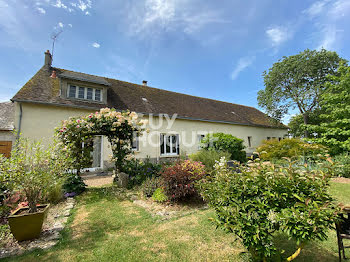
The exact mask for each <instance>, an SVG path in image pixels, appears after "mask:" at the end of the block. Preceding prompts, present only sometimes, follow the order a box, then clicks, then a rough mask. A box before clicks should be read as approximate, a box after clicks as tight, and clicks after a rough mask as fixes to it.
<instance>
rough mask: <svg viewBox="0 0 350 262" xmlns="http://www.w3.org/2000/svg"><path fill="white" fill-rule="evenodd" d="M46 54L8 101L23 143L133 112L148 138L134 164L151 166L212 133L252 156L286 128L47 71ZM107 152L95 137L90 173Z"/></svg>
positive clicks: (203, 103) (136, 88) (249, 112)
mask: <svg viewBox="0 0 350 262" xmlns="http://www.w3.org/2000/svg"><path fill="white" fill-rule="evenodd" d="M51 63H52V57H51V54H50V52H49V51H46V52H45V63H44V66H43V67H42V68H41V69H40V70H39V71H38V72H37V73H36V74H35V75H34V76H33V77H32V78H31V79H30V80H29V81H28V82H27V83H26V84H25V85H24V86H23V87H22V88H21V89H20V90H19V91H18V93H17V94H16V95H15V96H14V97H13V98H12V101H13V102H14V105H15V124H14V125H15V128H16V130H18V131H19V132H20V133H21V134H22V135H23V136H24V137H28V138H30V139H37V140H38V139H43V140H44V142H45V143H49V142H50V141H52V137H53V134H54V129H55V127H57V126H59V125H60V122H61V121H62V120H65V119H68V118H69V117H73V116H81V115H86V114H89V113H91V112H95V111H96V110H99V109H101V108H105V107H110V108H115V109H117V110H130V111H135V112H137V113H138V114H139V115H141V116H142V117H143V118H146V119H148V120H149V124H148V125H149V129H150V133H145V134H144V135H143V136H141V137H139V138H137V139H135V141H133V149H134V150H135V156H136V158H146V157H149V158H151V159H155V160H162V159H168V158H174V157H178V156H179V155H180V154H190V153H193V152H196V151H197V150H198V147H199V143H200V140H201V139H202V138H203V137H204V135H206V134H208V133H211V132H224V133H228V134H232V135H234V136H236V137H239V138H241V139H243V140H244V141H245V145H246V151H247V152H248V153H252V152H254V150H255V148H256V147H257V146H259V144H260V143H261V141H262V140H263V139H267V137H271V138H279V139H281V138H283V137H284V136H285V135H286V134H287V127H286V126H284V125H283V124H281V123H275V122H273V121H271V119H270V118H269V117H268V116H267V115H265V114H264V113H262V112H261V111H259V110H257V109H255V108H253V107H249V106H243V105H238V104H232V103H227V102H222V101H217V100H212V99H207V98H202V97H196V96H191V95H185V94H181V93H176V92H170V91H166V90H162V89H157V88H153V87H149V86H148V85H147V82H146V81H144V82H143V84H141V85H139V84H133V83H128V82H125V81H120V80H116V79H111V78H106V77H100V76H95V75H89V74H84V73H79V72H74V71H70V70H66V69H61V68H55V67H52V65H51ZM110 155H111V149H110V148H109V145H108V141H107V139H106V138H104V137H96V139H95V144H94V154H93V156H94V164H93V166H94V167H100V168H104V167H106V166H108V164H109V156H110Z"/></svg>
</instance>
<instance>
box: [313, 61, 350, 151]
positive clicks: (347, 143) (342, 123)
mask: <svg viewBox="0 0 350 262" xmlns="http://www.w3.org/2000/svg"><path fill="white" fill-rule="evenodd" d="M327 88H328V92H327V93H324V94H323V95H322V99H321V103H320V106H321V108H322V109H323V110H324V112H325V113H324V114H321V115H320V117H321V120H322V121H321V123H319V124H315V125H310V126H308V130H309V131H310V132H317V133H318V134H319V137H318V138H315V139H314V140H315V141H316V142H318V143H322V144H325V145H327V146H328V147H329V148H330V149H331V152H332V153H333V154H338V153H342V152H349V151H350V67H349V66H345V65H342V66H340V67H339V76H331V77H330V81H329V82H328V83H327Z"/></svg>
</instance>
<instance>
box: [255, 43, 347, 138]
mask: <svg viewBox="0 0 350 262" xmlns="http://www.w3.org/2000/svg"><path fill="white" fill-rule="evenodd" d="M342 60H343V59H341V58H340V57H339V56H338V54H337V53H336V52H331V51H327V50H325V49H322V50H320V51H317V50H309V49H306V50H305V51H303V52H301V53H299V54H297V55H292V56H289V57H283V59H282V60H279V61H278V62H276V63H274V64H273V66H272V67H271V68H270V69H269V70H268V71H265V72H264V73H263V76H264V83H265V89H264V90H260V91H259V93H258V103H259V106H261V107H262V108H264V109H265V110H266V111H267V113H268V114H269V115H271V116H272V117H273V118H275V119H277V120H281V118H282V117H283V116H284V115H285V114H287V113H288V111H289V110H291V109H296V108H297V109H298V110H299V113H300V114H301V115H302V116H303V122H304V124H306V125H307V124H308V123H309V114H310V112H312V111H313V110H314V109H316V108H317V107H318V106H319V98H320V96H321V95H322V93H324V91H325V89H326V88H325V82H326V81H327V79H326V76H327V75H329V74H335V73H336V71H337V68H338V66H339V63H340V61H342ZM305 136H308V133H307V132H305Z"/></svg>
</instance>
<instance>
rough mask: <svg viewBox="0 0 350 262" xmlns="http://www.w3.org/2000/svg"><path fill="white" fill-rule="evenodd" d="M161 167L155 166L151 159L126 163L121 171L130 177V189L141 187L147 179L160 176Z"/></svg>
mask: <svg viewBox="0 0 350 262" xmlns="http://www.w3.org/2000/svg"><path fill="white" fill-rule="evenodd" d="M160 170H161V165H159V164H153V163H152V162H151V161H150V160H149V159H146V160H145V161H141V160H138V159H131V160H129V161H125V163H124V165H123V166H122V168H121V171H122V172H124V173H126V174H128V175H129V187H133V186H136V185H141V184H142V183H143V181H145V180H146V178H149V177H156V176H159V172H160Z"/></svg>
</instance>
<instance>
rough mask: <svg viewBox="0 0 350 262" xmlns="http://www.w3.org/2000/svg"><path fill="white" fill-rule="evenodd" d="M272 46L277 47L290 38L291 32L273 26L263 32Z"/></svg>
mask: <svg viewBox="0 0 350 262" xmlns="http://www.w3.org/2000/svg"><path fill="white" fill-rule="evenodd" d="M265 33H266V35H267V36H268V38H269V39H270V41H271V42H272V45H273V46H275V47H276V46H279V45H280V44H282V43H283V42H285V41H287V40H288V39H290V38H291V36H292V32H290V30H288V29H287V28H285V27H281V26H274V27H270V28H269V29H267V30H266V31H265Z"/></svg>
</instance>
